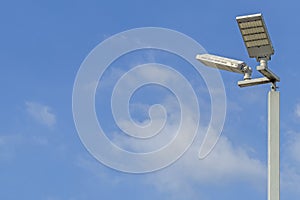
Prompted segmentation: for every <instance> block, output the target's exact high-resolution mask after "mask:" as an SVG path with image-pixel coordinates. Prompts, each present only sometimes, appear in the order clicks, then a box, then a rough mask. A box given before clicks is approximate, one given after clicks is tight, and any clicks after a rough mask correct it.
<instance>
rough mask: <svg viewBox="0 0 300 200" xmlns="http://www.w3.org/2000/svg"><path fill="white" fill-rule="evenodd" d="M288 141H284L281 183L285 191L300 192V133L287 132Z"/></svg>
mask: <svg viewBox="0 0 300 200" xmlns="http://www.w3.org/2000/svg"><path fill="white" fill-rule="evenodd" d="M285 135H286V136H287V137H288V141H287V142H285V143H284V145H283V148H282V155H283V156H282V157H281V163H282V164H281V165H282V166H281V168H282V170H281V183H282V187H283V188H284V191H288V192H290V193H296V194H298V195H299V194H300V155H299V152H300V133H297V132H292V131H290V132H288V133H286V134H285Z"/></svg>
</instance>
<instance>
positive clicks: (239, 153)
mask: <svg viewBox="0 0 300 200" xmlns="http://www.w3.org/2000/svg"><path fill="white" fill-rule="evenodd" d="M299 5H300V4H299V3H298V2H296V1H291V0H286V1H272V2H265V3H262V2H261V1H237V0H227V1H217V0H211V1H202V0H198V1H189V2H186V1H185V2H184V1H132V0H128V1H96V0H93V1H79V0H76V1H33V0H32V1H14V0H12V1H3V2H2V3H1V6H0V11H1V12H0V19H1V32H0V35H1V37H0V41H1V42H0V44H1V47H0V51H1V52H0V58H1V78H0V83H1V84H0V85H1V86H0V88H1V92H2V94H3V95H2V96H1V115H0V120H1V126H0V198H1V199H38V200H85V199H90V200H93V199H130V200H131V199H132V200H134V199H146V200H147V199H171V200H176V199H191V200H193V199H197V200H198V199H201V200H202V199H203V200H215V199H220V198H222V199H241V198H243V199H244V200H248V199H266V198H267V168H266V166H267V165H266V160H267V146H266V144H267V127H266V124H267V92H268V90H269V85H264V86H258V87H253V88H243V89H241V88H239V87H238V86H237V81H238V80H240V79H241V78H242V77H241V76H240V75H239V74H232V73H228V72H221V75H222V78H223V82H224V87H225V91H226V100H227V107H226V109H227V112H226V120H225V124H224V129H223V131H222V135H221V137H220V139H219V141H218V143H217V145H216V147H215V148H214V150H213V151H212V152H211V154H210V155H209V156H208V157H207V158H205V159H204V160H199V159H198V157H197V156H198V150H199V145H200V144H201V139H203V135H201V134H200V136H198V137H197V138H196V139H195V141H194V143H193V144H192V145H191V147H190V148H189V150H188V151H187V152H186V153H185V154H184V155H183V156H182V157H181V158H180V159H179V160H177V161H176V162H175V163H173V164H172V165H170V166H168V167H166V168H163V169H161V170H159V171H155V172H152V173H146V174H130V173H123V172H120V171H117V170H114V169H111V168H108V167H106V166H105V165H103V164H102V163H100V162H99V161H97V160H96V159H95V158H94V157H93V156H92V155H91V154H90V153H89V152H88V151H87V150H86V148H85V147H84V145H83V144H82V142H81V140H80V138H79V135H78V133H77V130H76V127H75V124H74V120H73V113H72V92H73V85H74V82H75V78H76V74H77V72H78V70H79V68H80V66H81V64H82V62H83V61H84V59H85V58H86V56H87V55H88V54H89V53H90V52H91V51H92V49H94V48H95V47H96V46H97V45H98V44H99V43H101V42H102V41H104V40H105V39H107V38H109V37H111V36H112V35H114V34H117V33H120V32H122V31H126V30H129V29H133V28H139V27H162V28H168V29H172V30H175V31H178V32H181V33H183V34H185V35H187V36H189V37H191V38H193V39H194V40H196V41H197V42H198V43H199V44H201V45H202V46H203V47H204V48H205V49H206V51H208V52H210V53H214V54H219V55H223V56H227V57H232V58H236V59H240V60H244V61H245V62H247V63H248V64H249V65H250V66H252V67H253V68H255V66H256V65H257V63H256V61H255V60H254V59H250V58H248V55H247V52H246V49H245V47H244V44H243V41H242V38H241V35H240V33H239V30H238V26H237V24H236V21H235V17H236V16H238V15H244V14H252V13H258V12H262V13H263V15H264V18H265V21H266V24H267V27H268V30H269V33H270V35H271V39H272V42H273V46H274V48H275V55H274V56H273V57H272V60H271V62H270V63H269V65H270V68H272V70H273V71H274V72H276V73H277V74H278V75H279V76H280V78H281V82H280V83H279V90H280V92H281V197H282V199H283V200H285V199H286V200H287V199H297V198H298V197H299V195H300V192H299V191H300V156H299V153H298V152H299V151H300V129H299V124H300V93H299V92H298V89H297V85H298V83H297V80H298V76H297V74H299V73H300V71H299V68H298V67H297V64H298V63H297V61H296V58H297V57H298V52H299V51H298V50H299V45H298V43H299V42H300V41H299V37H298V36H299V34H300V33H299V32H300V23H299V21H298V20H297V19H298V8H299ZM174 42H176V41H174ZM149 62H157V63H162V64H166V65H169V66H171V67H173V68H174V69H177V70H179V71H180V72H181V73H182V74H183V75H185V76H186V78H187V79H188V80H189V81H190V82H191V84H192V86H193V88H195V92H196V93H197V97H198V99H199V102H200V103H199V107H200V111H201V120H200V129H201V130H206V128H205V127H206V126H207V124H208V122H209V119H210V116H211V113H210V109H209V108H210V106H211V101H210V96H209V92H208V90H207V88H206V86H205V82H204V80H203V78H201V77H200V76H199V77H198V75H195V73H194V72H195V71H193V69H192V68H191V66H190V65H189V64H188V63H186V62H185V61H184V60H182V59H181V58H178V57H176V56H175V55H172V54H168V53H166V52H163V51H155V50H144V51H137V52H133V53H129V54H128V55H124V56H123V57H120V59H118V60H116V61H115V62H114V63H112V65H111V66H110V68H109V69H108V71H107V72H106V74H105V75H104V77H103V82H102V83H101V82H100V84H99V85H98V89H97V93H96V96H95V97H96V98H95V99H96V111H97V116H98V119H99V121H100V123H101V124H102V125H103V127H104V129H105V131H106V132H107V133H108V135H107V136H108V137H109V138H110V139H111V140H112V141H114V142H115V143H116V144H117V145H119V146H121V147H124V148H129V149H131V150H133V151H140V150H141V149H142V150H144V151H147V150H153V148H158V147H157V146H151V145H158V146H159V145H160V144H153V143H152V144H151V143H150V145H149V146H147V145H143V144H142V146H141V145H140V146H138V144H137V145H136V143H132V141H131V140H129V141H126V139H128V138H125V137H123V136H122V135H121V134H120V132H121V131H120V129H118V127H117V126H116V124H115V123H114V120H113V118H112V114H111V110H110V109H109V108H110V107H109V105H110V95H111V89H112V88H113V84H115V83H116V82H117V79H118V78H120V77H121V76H122V75H123V74H124V73H125V72H126V71H127V70H129V69H131V68H132V67H133V66H135V65H139V64H144V63H149ZM202 67H204V66H202ZM253 75H254V76H259V74H258V73H256V72H255V73H254V74H253ZM151 76H153V74H151V73H149V74H147V76H145V77H146V78H151ZM162 77H163V76H162ZM166 79H167V78H166ZM175 85H176V84H175ZM123 86H124V85H123ZM125 86H126V85H125ZM178 86H180V85H178ZM143 89H144V90H143ZM153 93H154V94H155V95H153ZM157 103H161V104H162V105H165V107H166V108H169V109H171V111H172V112H171V113H170V112H168V113H167V114H168V115H171V117H174V118H171V119H172V120H174V121H173V123H171V124H169V125H168V124H167V125H168V128H169V129H166V132H167V133H166V135H168V130H173V129H172V128H176V126H175V125H176V123H174V122H176V120H178V108H176V106H178V103H176V100H175V97H174V95H172V94H171V92H170V91H169V90H166V89H164V88H161V87H154V88H151V87H150V86H149V87H145V88H142V89H139V90H138V91H137V92H136V93H134V95H133V97H132V99H131V102H130V111H131V112H132V113H131V114H132V117H133V119H134V120H136V121H137V122H140V123H142V122H143V121H144V120H147V119H148V114H147V112H148V109H149V106H150V105H152V104H157ZM174 107H175V108H174ZM172 113H173V114H174V116H173V115H172ZM174 124H175V125H174ZM173 125H174V126H173ZM169 132H172V131H169ZM200 132H201V131H200ZM120 135H121V136H120ZM162 139H168V138H162ZM163 142H167V141H165V140H163V141H162V143H163Z"/></svg>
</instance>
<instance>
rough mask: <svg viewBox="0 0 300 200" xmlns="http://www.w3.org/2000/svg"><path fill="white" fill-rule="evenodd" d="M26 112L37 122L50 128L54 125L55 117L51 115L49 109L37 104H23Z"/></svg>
mask: <svg viewBox="0 0 300 200" xmlns="http://www.w3.org/2000/svg"><path fill="white" fill-rule="evenodd" d="M25 105H26V111H27V112H28V114H29V115H30V116H31V117H32V118H33V119H34V120H36V121H37V122H39V123H41V124H44V125H46V126H49V127H52V126H54V125H55V123H56V116H55V114H53V113H52V111H51V108H50V107H49V106H47V105H42V104H40V103H37V102H29V101H27V102H25Z"/></svg>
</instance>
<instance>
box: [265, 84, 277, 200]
mask: <svg viewBox="0 0 300 200" xmlns="http://www.w3.org/2000/svg"><path fill="white" fill-rule="evenodd" d="M274 86H275V84H274V85H273V86H272V90H271V91H269V94H268V200H280V171H279V170H280V151H279V144H280V134H279V114H280V111H279V96H280V94H279V91H276V86H275V87H274Z"/></svg>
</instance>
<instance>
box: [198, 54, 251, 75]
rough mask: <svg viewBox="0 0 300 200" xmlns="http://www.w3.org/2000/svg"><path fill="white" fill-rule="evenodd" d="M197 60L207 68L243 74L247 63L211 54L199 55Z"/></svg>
mask: <svg viewBox="0 0 300 200" xmlns="http://www.w3.org/2000/svg"><path fill="white" fill-rule="evenodd" d="M196 59H197V60H199V61H200V62H201V63H203V64H204V65H206V66H209V67H213V68H218V69H223V70H227V71H231V72H236V73H241V74H243V73H244V71H243V68H244V67H245V66H246V63H245V62H243V61H239V60H234V59H229V58H224V57H221V56H215V55H211V54H201V55H197V56H196Z"/></svg>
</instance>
